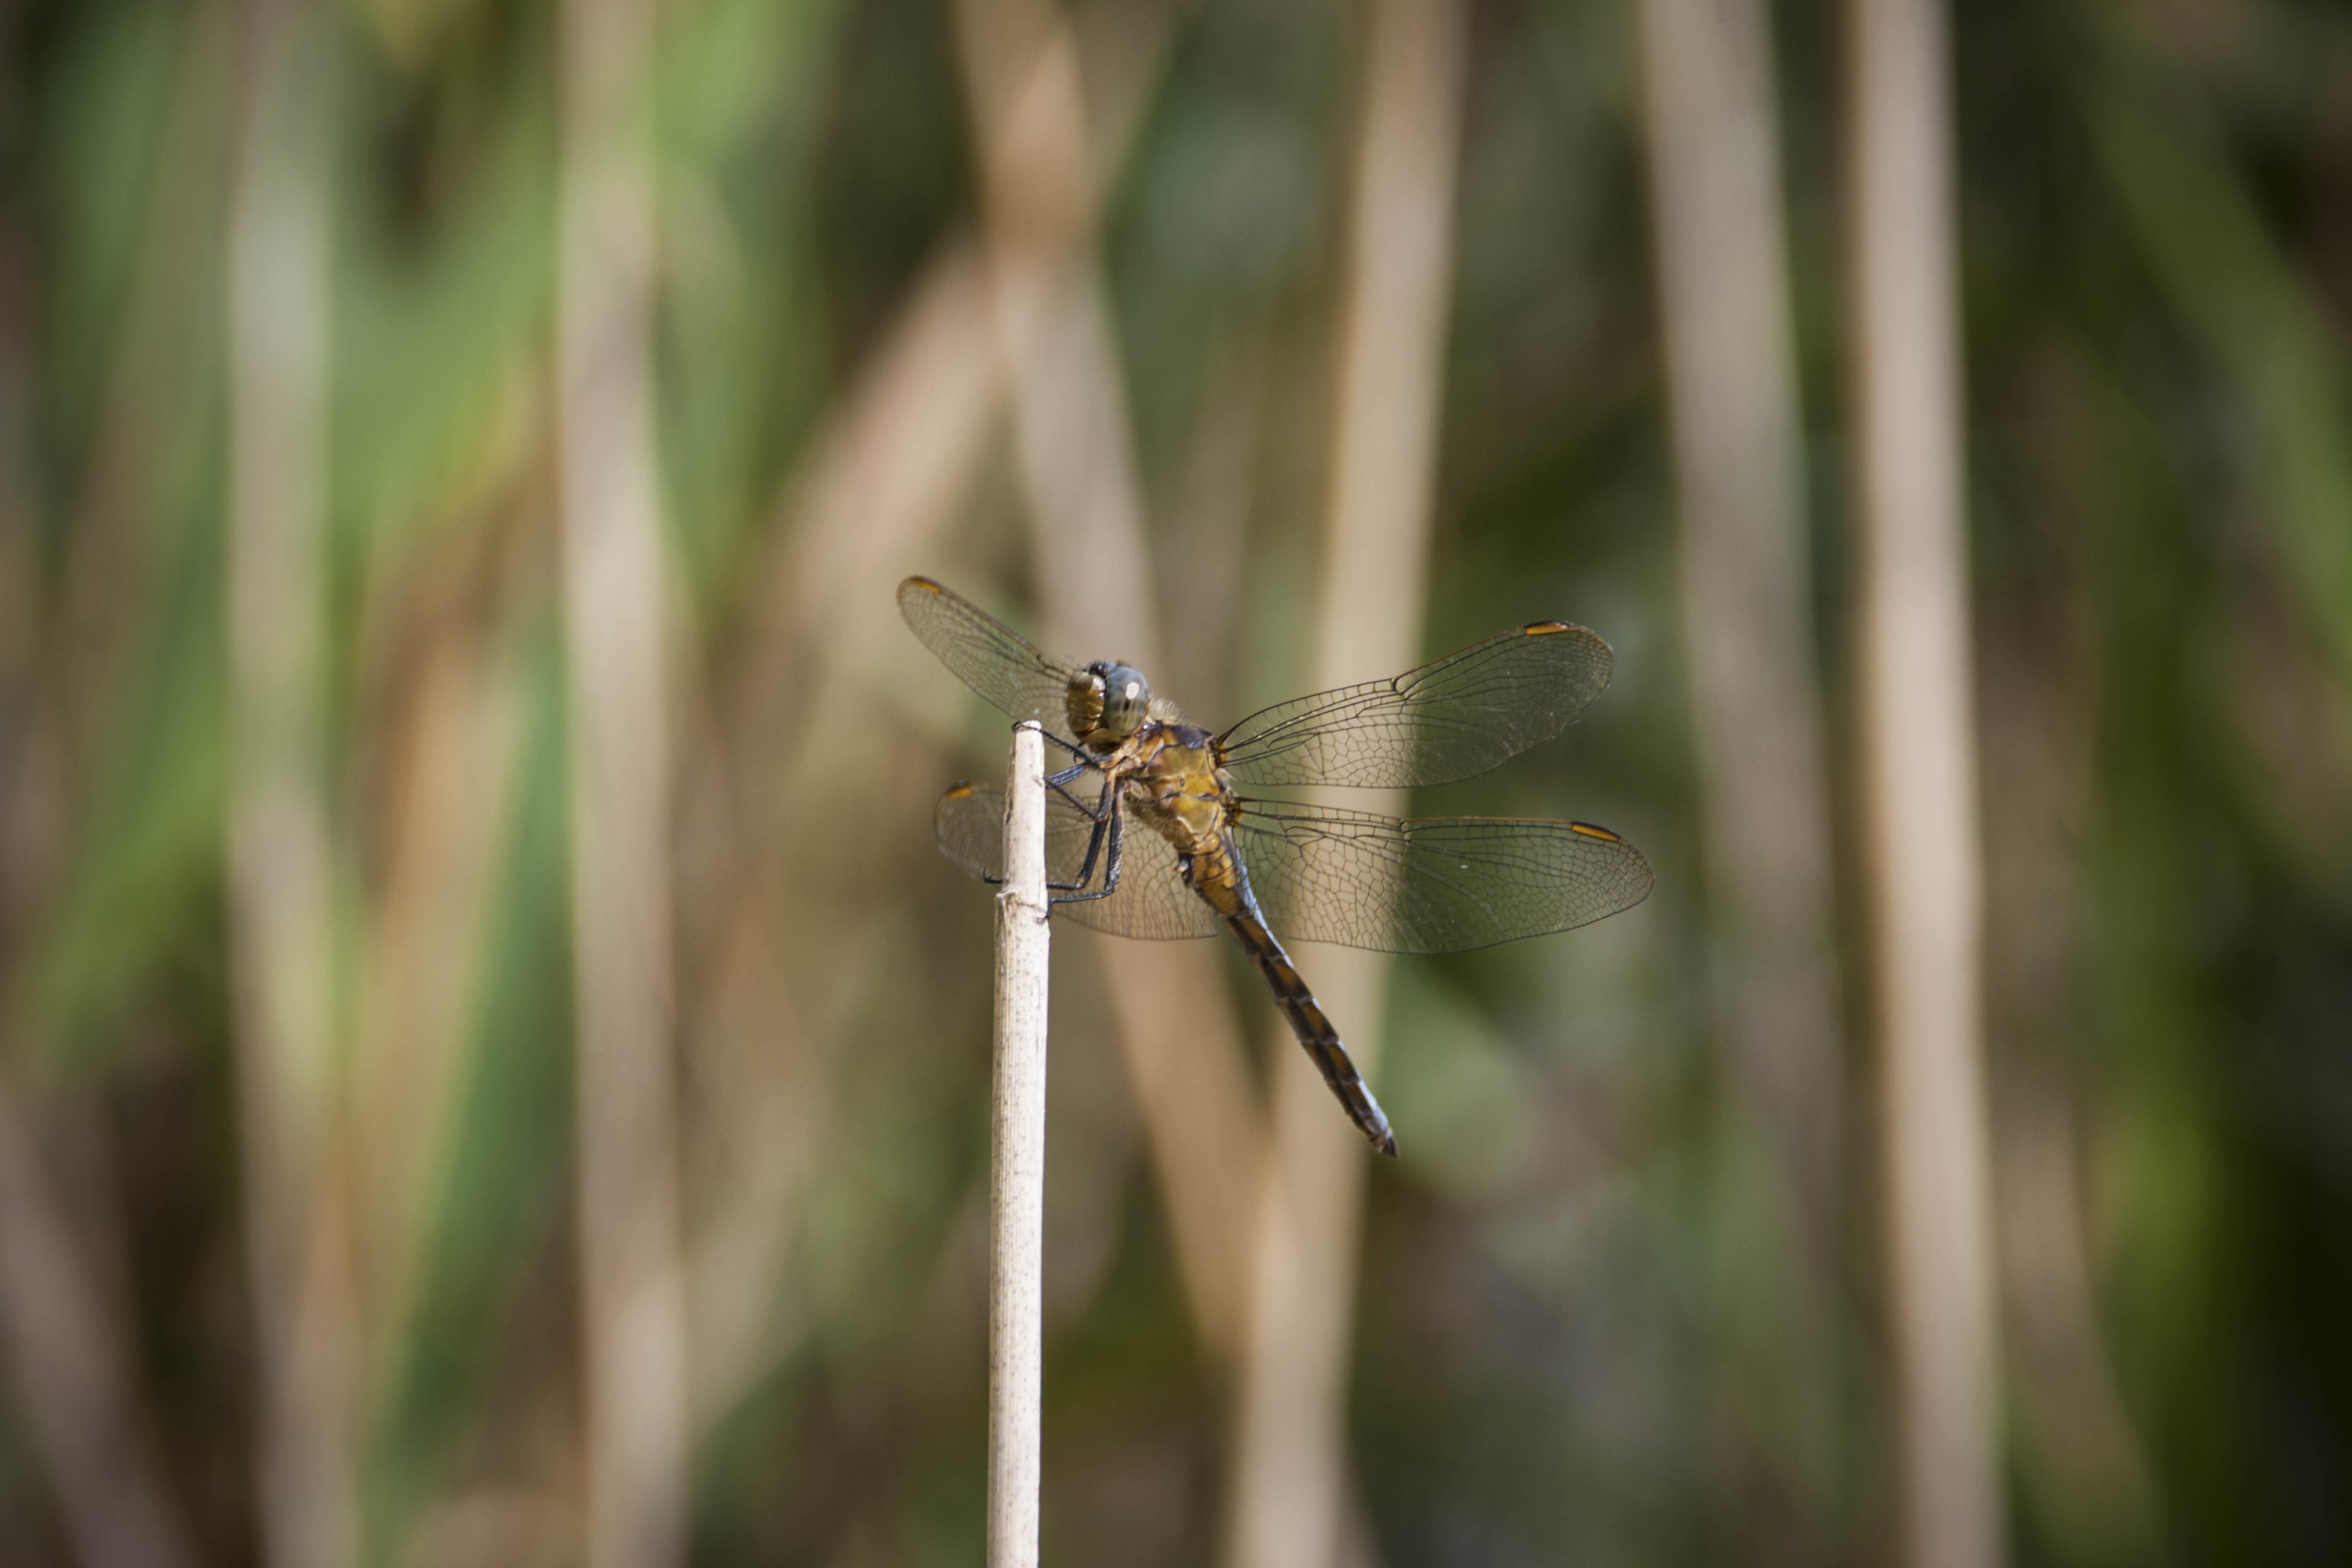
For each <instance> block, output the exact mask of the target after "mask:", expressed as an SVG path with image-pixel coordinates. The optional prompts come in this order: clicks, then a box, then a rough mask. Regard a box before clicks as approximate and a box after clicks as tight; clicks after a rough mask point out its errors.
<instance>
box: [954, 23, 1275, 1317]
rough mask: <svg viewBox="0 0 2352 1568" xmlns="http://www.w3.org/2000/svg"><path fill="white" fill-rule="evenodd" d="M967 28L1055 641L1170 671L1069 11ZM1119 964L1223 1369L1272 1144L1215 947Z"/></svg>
mask: <svg viewBox="0 0 2352 1568" xmlns="http://www.w3.org/2000/svg"><path fill="white" fill-rule="evenodd" d="M956 19H957V35H958V39H959V43H960V50H961V57H962V60H963V67H964V77H965V79H966V81H967V83H968V84H969V89H970V97H971V104H972V117H973V121H974V125H973V136H974V141H975V142H976V143H977V144H978V146H979V149H980V164H981V173H982V197H983V203H984V206H985V219H986V230H987V238H988V252H989V275H990V293H991V298H992V307H993V314H994V317H995V323H996V330H997V342H998V346H999V353H1000V354H1001V355H1002V357H1003V363H1004V368H1005V380H1006V384H1007V390H1008V392H1009V394H1010V396H1011V401H1012V405H1013V436H1014V440H1013V447H1014V456H1015V458H1016V460H1017V463H1018V468H1019V471H1020V475H1021V482H1022V487H1023V489H1024V491H1025V492H1026V494H1027V498H1028V501H1029V514H1030V521H1031V525H1032V528H1033V531H1034V550H1033V552H1032V555H1033V559H1034V563H1035V566H1036V572H1037V578H1038V583H1039V585H1040V591H1041V596H1042V597H1043V599H1044V601H1045V612H1046V619H1047V623H1048V626H1049V627H1050V635H1051V637H1052V638H1053V640H1054V642H1055V646H1057V647H1061V648H1064V649H1066V651H1068V652H1070V653H1072V654H1075V655H1076V657H1078V658H1109V657H1118V658H1125V659H1127V660H1129V662H1131V663H1135V664H1137V665H1139V666H1140V667H1141V668H1143V669H1144V670H1145V671H1146V672H1147V673H1151V672H1153V671H1154V670H1156V669H1157V668H1160V665H1159V662H1158V659H1159V653H1160V635H1159V626H1158V621H1159V616H1158V614H1157V611H1156V608H1155V606H1156V605H1157V603H1158V599H1157V595H1155V594H1154V593H1153V592H1152V588H1151V582H1150V566H1149V561H1150V556H1149V552H1148V551H1147V550H1146V548H1145V545H1144V539H1143V500H1142V484H1141V481H1140V479H1139V478H1138V476H1137V473H1136V466H1135V455H1134V450H1133V447H1132V445H1131V443H1130V441H1129V434H1128V416H1127V398H1126V393H1125V391H1124V389H1123V387H1122V386H1121V384H1120V380H1119V374H1118V358H1117V354H1116V353H1115V350H1114V347H1113V344H1112V340H1111V334H1110V321H1109V312H1108V309H1107V308H1106V305H1105V302H1104V296H1103V286H1102V275H1101V267H1100V263H1099V260H1098V258H1097V255H1096V224H1097V217H1098V216H1099V209H1100V199H1101V197H1100V167H1099V157H1098V153H1097V149H1096V142H1097V138H1096V137H1095V135H1094V134H1093V132H1092V131H1091V130H1090V127H1089V124H1088V120H1087V103H1086V100H1085V94H1084V84H1083V82H1082V81H1081V80H1080V78H1079V72H1078V48H1077V42H1076V37H1074V36H1073V34H1072V32H1071V30H1070V27H1069V25H1068V22H1067V21H1066V18H1065V17H1064V16H1063V15H1062V13H1061V11H1060V8H1059V7H1058V6H1056V5H1054V4H1052V3H1051V0H986V3H983V0H960V3H959V5H957V7H956ZM1081 650H1083V651H1081ZM1155 679H1159V678H1157V677H1155ZM1169 684H1171V685H1173V684H1175V682H1174V681H1173V680H1172V679H1171V680H1170V681H1169ZM1118 965H1119V972H1118V984H1115V985H1113V986H1112V987H1111V988H1110V994H1111V1001H1112V1005H1113V1007H1114V1008H1115V1009H1116V1011H1117V1016H1118V1030H1119V1040H1120V1044H1121V1047H1123V1050H1124V1054H1125V1058H1126V1061H1127V1068H1128V1076H1129V1080H1130V1081H1131V1082H1132V1083H1133V1084H1134V1086H1135V1093H1136V1102H1137V1105H1138V1107H1139V1110H1140V1111H1141V1113H1142V1117H1143V1122H1144V1131H1145V1133H1146V1136H1147V1137H1148V1138H1149V1140H1150V1145H1151V1152H1152V1158H1153V1161H1154V1163H1156V1164H1157V1166H1158V1167H1159V1173H1160V1190H1161V1193H1162V1194H1163V1196H1164V1198H1165V1200H1166V1202H1167V1205H1168V1216H1169V1228H1170V1229H1171V1232H1173V1234H1174V1242H1175V1248H1174V1249H1175V1253H1176V1258H1177V1264H1178V1268H1179V1271H1180V1273H1181V1277H1182V1279H1183V1281H1184V1288H1185V1293H1186V1296H1187V1298H1188V1300H1189V1302H1190V1304H1191V1307H1192V1315H1193V1320H1194V1321H1195V1323H1196V1324H1197V1325H1198V1328H1199V1331H1200V1333H1201V1337H1202V1342H1204V1344H1205V1345H1206V1347H1207V1349H1208V1352H1209V1354H1210V1357H1211V1359H1212V1360H1213V1361H1215V1362H1218V1363H1225V1362H1228V1361H1230V1360H1231V1359H1232V1357H1233V1356H1234V1354H1235V1353H1236V1350H1237V1346H1238V1343H1239V1341H1240V1338H1241V1330H1240V1325H1241V1322H1242V1319H1243V1316H1244V1311H1245V1306H1244V1302H1245V1300H1246V1298H1247V1295H1248V1287H1247V1284H1246V1281H1247V1279H1248V1272H1249V1268H1250V1261H1249V1258H1250V1254H1249V1247H1248V1241H1247V1237H1248V1234H1249V1226H1248V1223H1247V1215H1248V1212H1249V1203H1250V1189H1251V1185H1252V1184H1253V1183H1254V1182H1255V1172H1256V1170H1257V1166H1258V1163H1259V1160H1260V1158H1261V1156H1262V1152H1263V1150H1264V1147H1265V1131H1264V1127H1263V1123H1262V1119H1261V1118H1260V1116H1259V1115H1258V1113H1257V1110H1256V1109H1255V1105H1254V1104H1253V1103H1252V1100H1251V1091H1250V1087H1249V1081H1248V1070H1247V1065H1246V1062H1245V1060H1244V1055H1243V1051H1242V1045H1241V1033H1240V1028H1239V1026H1238V1025H1237V1023H1236V1022H1235V1021H1234V1015H1233V1009H1232V1005H1231V1003H1230V1001H1229V993H1228V992H1227V991H1226V989H1225V984H1224V979H1223V972H1222V971H1221V969H1220V968H1219V966H1218V960H1217V956H1216V954H1215V953H1213V952H1210V951H1209V950H1208V949H1207V948H1206V947H1205V946H1204V945H1203V944H1201V943H1196V942H1142V943H1128V944H1122V945H1121V946H1120V948H1119V950H1118Z"/></svg>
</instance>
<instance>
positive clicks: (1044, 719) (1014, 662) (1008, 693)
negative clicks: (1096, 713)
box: [898, 577, 1074, 735]
mask: <svg viewBox="0 0 2352 1568" xmlns="http://www.w3.org/2000/svg"><path fill="white" fill-rule="evenodd" d="M898 614H899V615H901V616H904V617H906V621H907V625H908V626H911V627H913V628H914V633H915V635H916V636H917V637H920V638H922V640H923V646H924V647H927V648H929V649H930V650H931V652H933V653H934V654H936V655H938V656H939V660H940V663H941V664H944V665H946V666H947V667H948V668H949V669H950V670H952V671H953V672H954V674H955V678H956V679H958V680H961V681H962V682H963V683H964V684H965V685H966V686H969V687H971V689H973V690H974V691H977V692H979V693H980V694H981V695H982V697H985V698H986V699H988V701H989V704H990V706H992V707H993V708H995V709H996V710H997V711H999V712H1001V713H1004V714H1006V715H1008V716H1010V717H1011V718H1012V720H1013V722H1014V723H1016V724H1017V723H1019V722H1021V721H1023V720H1024V719H1034V720H1036V721H1038V722H1039V723H1040V724H1043V725H1044V726H1045V728H1046V729H1047V730H1049V731H1053V732H1054V733H1055V734H1057V735H1066V734H1067V733H1068V732H1069V712H1068V692H1069V685H1070V677H1071V675H1072V674H1073V673H1074V672H1073V670H1072V668H1071V667H1070V666H1068V665H1065V664H1059V663H1056V662H1055V660H1053V659H1050V658H1046V657H1045V654H1044V653H1042V652H1040V651H1039V650H1038V648H1037V647H1035V646H1034V644H1032V643H1031V642H1030V641H1029V639H1028V638H1026V637H1023V636H1021V634H1020V633H1018V632H1016V631H1014V630H1013V628H1012V627H1011V626H1006V625H1005V624H1004V623H1003V622H1002V621H1000V620H998V619H997V618H996V617H995V616H992V615H990V614H989V613H988V612H987V611H985V610H983V609H982V608H981V607H980V606H979V605H975V604H973V603H972V602H971V600H969V599H967V598H965V597H963V595H961V594H958V593H956V592H954V591H953V590H952V589H949V588H943V587H941V586H940V584H937V583H934V582H932V581H931V580H930V579H929V577H909V578H908V579H907V580H906V581H905V582H903V583H901V584H898Z"/></svg>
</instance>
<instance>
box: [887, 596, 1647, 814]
mask: <svg viewBox="0 0 2352 1568" xmlns="http://www.w3.org/2000/svg"><path fill="white" fill-rule="evenodd" d="M902 597H903V595H902ZM941 657H942V658H944V657H946V656H945V655H942V656H941ZM1615 663H1616V656H1615V655H1613V654H1612V653H1611V652H1610V651H1609V645H1608V644H1607V643H1605V642H1603V641H1601V637H1600V636H1599V635H1598V634H1597V633H1594V632H1590V631H1587V630H1586V629H1585V628H1584V627H1582V626H1570V625H1569V624H1567V623H1566V622H1564V621H1538V622H1536V623H1535V624H1534V625H1532V626H1521V627H1520V628H1519V629H1518V630H1517V631H1514V632H1505V633H1503V634H1502V635H1501V636H1500V637H1488V638H1487V639H1486V641H1485V642H1481V643H1473V644H1471V645H1470V646H1469V647H1465V648H1464V649H1462V650H1461V651H1460V652H1459V653H1454V654H1448V655H1447V656H1446V657H1445V658H1441V659H1438V660H1437V661H1436V662H1434V663H1433V664H1424V665H1423V666H1422V667H1421V668H1418V669H1409V670H1407V671H1405V673H1404V674H1402V675H1400V676H1398V677H1397V678H1396V679H1393V680H1374V681H1367V682H1366V683H1365V684H1363V685H1361V686H1343V687H1341V688H1339V689H1338V690H1336V691H1319V692H1317V693H1316V694H1315V695H1314V696H1312V697H1299V698H1294V699H1292V700H1290V701H1288V702H1279V703H1276V705H1275V706H1273V707H1271V708H1265V709H1261V710H1258V711H1257V712H1255V713H1253V714H1251V715H1250V716H1249V717H1248V718H1246V719H1244V720H1243V721H1241V722H1240V723H1238V724H1235V725H1234V727H1233V728H1231V729H1229V730H1227V731H1225V732H1224V733H1223V735H1220V736H1219V737H1217V740H1218V743H1219V744H1220V745H1222V746H1223V748H1224V761H1225V766H1226V768H1227V769H1228V770H1229V771H1230V772H1231V773H1232V774H1233V777H1234V781H1235V782H1236V783H1240V784H1341V785H1345V786H1347V787H1349V788H1352V789H1410V788H1412V787H1413V786H1414V785H1416V784H1451V783H1453V782H1454V780H1456V779H1466V778H1469V777H1471V776H1473V775H1474V774H1477V773H1485V772H1486V770H1487V769H1489V768H1491V767H1494V766H1496V765H1497V764H1498V763H1502V762H1504V761H1505V760H1506V759H1507V758H1510V757H1515V756H1517V755H1518V754H1519V753H1520V752H1524V751H1526V750H1527V749H1528V747H1530V746H1534V745H1538V744H1540V743H1541V742H1545V741H1549V740H1550V739H1551V738H1552V737H1553V736H1554V735H1557V734H1559V732H1560V731H1562V730H1565V729H1566V728H1568V724H1569V721H1570V720H1572V719H1574V718H1575V717H1576V716H1577V714H1578V713H1579V712H1580V711H1582V710H1583V708H1584V705H1585V704H1586V703H1588V702H1591V700H1593V699H1594V698H1595V697H1597V696H1599V695H1600V694H1601V688H1603V687H1605V686H1607V685H1608V684H1609V674H1610V671H1611V669H1612V668H1613V667H1614V665H1615Z"/></svg>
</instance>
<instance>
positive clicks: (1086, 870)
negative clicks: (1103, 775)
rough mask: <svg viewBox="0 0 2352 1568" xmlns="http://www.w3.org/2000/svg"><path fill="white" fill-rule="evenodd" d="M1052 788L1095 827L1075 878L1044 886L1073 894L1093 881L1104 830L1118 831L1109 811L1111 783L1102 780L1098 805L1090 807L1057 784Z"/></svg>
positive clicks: (1057, 901) (1088, 836)
mask: <svg viewBox="0 0 2352 1568" xmlns="http://www.w3.org/2000/svg"><path fill="white" fill-rule="evenodd" d="M1054 788H1055V794H1057V795H1060V796H1061V797H1062V798H1063V799H1064V800H1066V801H1068V802H1069V803H1070V805H1072V806H1073V807H1075V808H1076V810H1078V811H1080V812H1082V813H1084V814H1085V815H1086V816H1087V818H1088V819H1089V820H1090V821H1092V822H1093V823H1094V825H1095V830H1094V831H1093V832H1092V833H1090V834H1088V835H1087V858H1085V859H1084V860H1081V861H1079V862H1078V874H1077V876H1076V877H1075V878H1073V879H1071V880H1069V881H1066V882H1048V883H1046V884H1045V886H1046V887H1047V888H1048V889H1051V890H1052V891H1054V892H1057V893H1075V892H1077V891H1078V890H1079V889H1083V888H1084V887H1085V886H1086V885H1087V883H1088V882H1090V881H1092V880H1093V879H1094V874H1095V858H1096V857H1097V856H1098V855H1100V854H1101V853H1102V847H1103V837H1104V832H1105V829H1106V828H1108V830H1109V832H1110V833H1112V834H1113V835H1116V834H1117V833H1118V819H1117V817H1116V816H1113V815H1112V812H1111V809H1110V791H1111V783H1110V780H1108V779H1105V780H1103V787H1102V799H1101V801H1100V802H1099V803H1098V804H1097V805H1091V806H1089V805H1085V804H1084V803H1082V802H1081V801H1080V800H1079V799H1078V798H1077V796H1076V795H1072V794H1071V793H1070V792H1069V791H1068V790H1066V789H1064V788H1062V787H1061V786H1060V785H1059V784H1056V785H1055V786H1054ZM1053 901H1054V902H1055V903H1060V902H1062V901H1063V900H1059V899H1055V900H1053Z"/></svg>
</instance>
